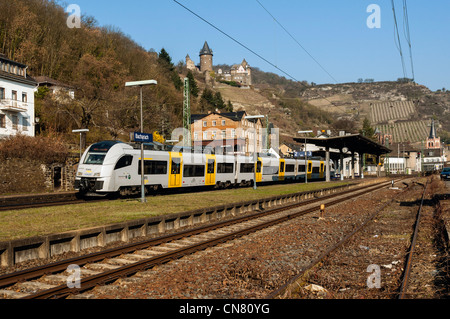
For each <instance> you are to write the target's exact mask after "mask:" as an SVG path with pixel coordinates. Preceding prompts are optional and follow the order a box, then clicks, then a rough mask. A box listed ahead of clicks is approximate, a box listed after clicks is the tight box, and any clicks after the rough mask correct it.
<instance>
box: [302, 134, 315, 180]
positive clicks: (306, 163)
mask: <svg viewBox="0 0 450 319" xmlns="http://www.w3.org/2000/svg"><path fill="white" fill-rule="evenodd" d="M312 132H313V131H298V134H308V133H312ZM305 184H308V155H307V153H306V136H305Z"/></svg>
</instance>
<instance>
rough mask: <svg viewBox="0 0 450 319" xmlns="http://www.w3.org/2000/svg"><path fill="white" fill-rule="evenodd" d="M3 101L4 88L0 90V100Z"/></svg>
mask: <svg viewBox="0 0 450 319" xmlns="http://www.w3.org/2000/svg"><path fill="white" fill-rule="evenodd" d="M4 99H5V88H0V100H4Z"/></svg>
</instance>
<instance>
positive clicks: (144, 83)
mask: <svg viewBox="0 0 450 319" xmlns="http://www.w3.org/2000/svg"><path fill="white" fill-rule="evenodd" d="M157 84H158V82H157V81H155V80H145V81H136V82H126V83H125V87H135V86H138V87H140V93H141V133H144V119H143V111H142V87H143V86H147V85H157ZM141 202H142V203H145V202H146V199H145V186H144V142H141Z"/></svg>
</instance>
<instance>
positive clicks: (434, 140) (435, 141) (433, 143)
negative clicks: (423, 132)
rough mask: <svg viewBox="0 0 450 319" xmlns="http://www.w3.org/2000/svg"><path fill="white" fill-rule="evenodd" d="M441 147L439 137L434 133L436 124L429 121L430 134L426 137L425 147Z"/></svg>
mask: <svg viewBox="0 0 450 319" xmlns="http://www.w3.org/2000/svg"><path fill="white" fill-rule="evenodd" d="M437 148H441V138H440V137H438V136H437V134H436V125H435V123H434V120H432V121H431V128H430V136H428V138H427V149H437Z"/></svg>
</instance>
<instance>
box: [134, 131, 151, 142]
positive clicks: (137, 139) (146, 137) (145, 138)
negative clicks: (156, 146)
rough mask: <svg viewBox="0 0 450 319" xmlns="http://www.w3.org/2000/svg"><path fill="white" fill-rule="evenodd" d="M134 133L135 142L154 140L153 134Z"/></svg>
mask: <svg viewBox="0 0 450 319" xmlns="http://www.w3.org/2000/svg"><path fill="white" fill-rule="evenodd" d="M133 135H134V136H133V137H134V141H135V142H142V143H152V142H153V134H147V133H139V132H134V134H133Z"/></svg>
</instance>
